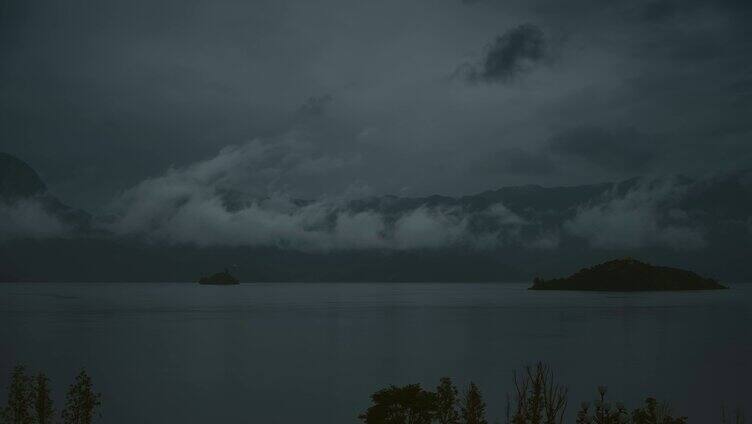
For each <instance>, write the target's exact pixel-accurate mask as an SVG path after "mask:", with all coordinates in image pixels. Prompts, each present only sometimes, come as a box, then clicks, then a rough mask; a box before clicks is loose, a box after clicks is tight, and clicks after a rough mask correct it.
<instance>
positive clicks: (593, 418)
mask: <svg viewBox="0 0 752 424" xmlns="http://www.w3.org/2000/svg"><path fill="white" fill-rule="evenodd" d="M606 392H607V390H606V387H605V386H599V387H598V399H596V401H595V402H594V408H593V409H592V410H591V409H590V404H589V403H588V402H583V403H582V404H581V405H580V410H579V411H578V412H577V421H576V423H577V424H590V423H593V424H625V423H629V422H630V418H629V412H628V411H627V409H626V408H625V407H624V405H623V404H621V403H616V404H615V405H612V404H611V402H608V401H607V400H606Z"/></svg>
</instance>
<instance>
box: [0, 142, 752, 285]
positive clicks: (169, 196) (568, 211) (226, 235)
mask: <svg viewBox="0 0 752 424" xmlns="http://www.w3.org/2000/svg"><path fill="white" fill-rule="evenodd" d="M231 153H232V154H229V153H228V151H224V153H220V155H218V156H217V157H215V158H212V159H210V160H207V161H203V162H200V163H196V164H194V165H191V166H189V167H185V168H179V169H170V170H169V171H168V172H167V173H165V174H164V175H162V176H159V177H155V178H152V179H149V180H145V181H143V182H141V183H139V184H138V185H136V186H134V187H133V188H131V189H129V190H127V191H125V192H123V193H122V194H120V195H119V196H117V198H116V199H115V200H114V201H113V202H112V206H111V213H110V214H109V215H107V216H101V217H94V218H91V217H90V216H89V215H88V214H86V213H85V212H81V211H77V210H74V209H72V208H70V207H68V206H66V205H65V204H63V203H62V202H60V201H59V200H57V199H56V198H55V197H54V196H52V195H51V194H50V193H49V192H48V191H47V189H46V187H45V185H44V183H43V182H42V181H41V179H40V178H39V176H38V175H37V174H36V172H34V170H33V169H32V168H31V167H29V166H28V165H26V164H25V163H24V162H22V161H20V160H19V159H17V158H13V157H12V156H9V155H0V159H1V160H2V161H3V164H4V165H5V166H3V167H2V173H0V177H1V178H0V187H2V191H0V199H2V202H0V204H1V205H2V206H0V214H2V215H3V218H4V219H3V222H4V223H3V224H2V225H1V226H0V252H1V253H2V255H1V256H0V257H2V258H3V259H2V262H0V269H2V270H3V272H1V273H0V276H2V277H3V279H5V280H12V279H31V280H51V281H182V280H192V279H195V278H196V277H195V276H196V275H198V274H200V273H201V272H205V271H211V270H212V269H221V268H224V267H234V270H233V272H234V273H235V274H237V275H238V276H239V277H240V278H241V279H242V280H244V281H519V280H527V279H529V278H532V276H535V275H543V276H550V275H553V274H557V273H562V272H571V271H573V270H576V269H578V268H579V267H582V266H584V265H587V264H588V263H590V262H592V261H598V260H603V259H608V258H612V257H614V256H627V255H630V256H636V257H641V258H644V259H647V260H652V261H656V262H659V261H660V262H662V263H667V264H670V265H674V266H684V267H691V268H692V269H694V270H697V271H698V272H704V273H707V274H709V275H712V276H715V277H718V278H722V279H730V280H732V281H744V280H749V279H752V272H751V271H749V270H746V269H745V266H744V262H745V260H746V259H745V257H746V254H745V252H749V251H750V249H751V248H752V172H750V171H735V172H729V173H725V174H717V175H713V176H709V177H706V178H701V179H693V178H688V177H682V176H667V177H660V178H655V177H654V178H647V177H645V178H633V179H630V180H625V181H621V182H615V183H599V184H592V185H581V186H571V187H541V186H537V185H527V186H518V187H503V188H500V189H497V190H491V191H485V192H482V193H478V194H474V195H467V196H462V197H449V196H440V195H434V196H428V197H400V196H393V195H388V196H363V197H360V196H357V195H343V196H339V197H322V198H318V199H310V200H305V199H296V198H294V197H292V196H290V195H286V194H284V193H283V192H281V191H271V192H264V190H261V189H257V190H256V191H248V192H244V191H242V190H240V189H238V188H239V185H237V184H231V183H232V182H233V179H235V178H237V175H236V173H232V172H229V171H231V170H232V169H233V165H232V161H228V158H237V157H238V152H237V150H236V151H231ZM241 153H242V152H241ZM241 157H242V154H241ZM254 157H255V156H254ZM242 163H243V164H244V165H245V163H246V162H242ZM259 187H260V186H259Z"/></svg>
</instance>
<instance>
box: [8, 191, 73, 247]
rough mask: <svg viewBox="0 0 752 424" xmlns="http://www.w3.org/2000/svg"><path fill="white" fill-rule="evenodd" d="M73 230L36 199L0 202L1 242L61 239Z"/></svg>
mask: <svg viewBox="0 0 752 424" xmlns="http://www.w3.org/2000/svg"><path fill="white" fill-rule="evenodd" d="M70 231H71V229H70V228H69V226H68V225H66V224H65V223H63V222H62V221H61V220H60V219H59V218H58V217H57V216H56V215H55V214H53V213H50V212H48V211H47V210H46V209H45V207H44V205H43V204H42V203H41V202H39V201H38V200H37V199H35V198H28V199H21V200H18V201H15V202H12V203H5V202H1V201H0V241H2V240H11V239H19V238H25V239H29V238H32V239H44V238H52V237H61V236H65V235H67V234H69V232H70Z"/></svg>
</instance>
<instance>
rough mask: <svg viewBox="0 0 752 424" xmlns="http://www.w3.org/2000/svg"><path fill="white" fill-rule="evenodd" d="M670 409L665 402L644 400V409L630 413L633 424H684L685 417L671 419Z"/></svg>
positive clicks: (651, 399) (650, 399)
mask: <svg viewBox="0 0 752 424" xmlns="http://www.w3.org/2000/svg"><path fill="white" fill-rule="evenodd" d="M672 415H673V413H672V412H671V407H670V406H669V404H668V403H666V402H660V403H659V402H658V401H657V400H655V399H653V398H647V399H645V407H644V408H638V409H635V410H634V412H632V422H633V423H634V424H686V422H687V417H673V416H672Z"/></svg>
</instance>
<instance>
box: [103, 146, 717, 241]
mask: <svg viewBox="0 0 752 424" xmlns="http://www.w3.org/2000/svg"><path fill="white" fill-rule="evenodd" d="M306 152H308V151H307V150H306V148H305V145H304V144H303V145H301V144H299V143H298V142H294V141H291V140H289V139H282V140H266V141H264V140H254V141H251V142H248V143H246V144H243V145H240V146H234V147H229V148H226V149H223V150H222V151H220V152H219V154H218V155H217V156H216V157H214V158H210V159H208V160H205V161H202V162H198V163H195V164H193V165H191V166H188V167H185V168H173V169H169V170H168V171H167V172H166V173H165V174H164V175H162V176H159V177H155V178H151V179H148V180H145V181H143V182H141V183H140V184H138V185H136V186H135V187H133V188H131V189H130V190H127V191H126V192H124V193H123V194H122V195H121V196H120V197H119V198H118V199H116V201H115V202H113V204H112V209H113V216H114V217H115V218H113V219H112V220H111V221H110V222H108V223H106V224H103V225H104V226H105V228H106V229H107V230H109V231H112V232H113V233H115V234H117V235H120V236H137V237H141V238H144V239H147V240H151V241H153V242H165V243H175V244H192V245H198V246H214V245H228V246H275V247H279V248H290V249H297V250H308V251H310V250H315V251H329V250H345V249H396V250H410V249H441V248H447V247H458V246H460V247H468V248H473V249H497V248H506V247H515V248H525V249H556V248H559V247H560V246H561V245H562V244H563V243H566V242H567V240H572V239H579V240H585V241H586V242H587V243H588V244H589V245H590V246H591V247H592V248H596V249H624V248H627V249H631V248H642V247H650V246H655V247H664V248H670V249H698V248H702V247H704V246H705V229H704V227H703V224H702V220H701V219H696V218H697V216H695V215H693V214H692V213H689V212H687V211H685V210H683V209H682V207H681V206H678V205H681V201H682V199H684V198H685V197H686V193H687V191H688V190H690V189H691V187H693V186H692V185H691V184H688V183H687V182H686V181H683V182H680V181H678V180H677V179H671V178H668V179H660V180H639V181H635V180H632V181H628V182H624V183H621V184H616V185H613V186H611V189H606V188H604V192H603V193H601V194H598V193H594V194H592V195H591V196H594V197H592V198H591V199H590V200H588V201H584V202H582V203H581V204H579V205H578V206H575V207H574V209H572V208H571V207H565V208H563V209H550V207H549V206H543V205H545V204H546V201H545V199H544V198H542V197H541V196H548V194H546V193H544V192H542V191H540V188H535V187H533V188H531V189H530V190H531V191H529V192H527V191H525V190H526V189H525V188H524V187H521V188H519V189H518V191H515V193H518V194H524V193H528V194H525V195H524V196H525V197H524V198H525V199H526V200H524V202H529V203H524V204H516V206H515V208H514V209H510V208H509V207H508V205H507V203H506V200H504V199H501V200H496V201H485V200H484V201H480V203H479V199H480V198H478V197H469V198H462V199H456V198H449V197H438V198H431V197H429V198H425V199H410V198H403V199H401V198H397V197H383V198H378V197H365V198H362V197H357V198H354V197H351V196H348V195H340V196H321V197H318V198H315V199H307V200H306V199H301V198H297V197H295V196H293V195H291V194H290V192H289V191H287V190H285V188H286V185H285V184H280V181H282V180H285V179H286V178H287V177H290V176H292V175H295V176H296V177H297V178H303V179H305V178H306V176H308V175H314V174H316V173H319V172H324V173H325V172H327V170H328V169H329V170H331V169H336V168H338V167H340V166H345V165H344V164H345V163H346V162H347V160H346V159H343V158H338V157H325V156H322V157H319V158H317V159H313V158H311V157H310V156H309V155H307V154H305V153H306ZM272 157H273V158H274V160H269V159H270V158H272ZM262 163H263V164H270V163H271V164H273V165H269V166H262V165H261V164H262ZM291 181H292V180H291ZM583 190H585V191H587V190H592V189H591V188H584V189H583ZM357 192H358V190H352V191H350V192H349V193H357ZM345 193H348V191H345ZM569 193H570V194H569V195H577V194H576V190H575V191H570V192H569ZM580 193H582V192H580ZM437 199H438V200H437ZM468 199H469V200H468ZM516 202H517V203H519V200H518V201H516ZM536 204H539V205H541V206H535V205H536ZM541 208H542V209H541Z"/></svg>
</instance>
